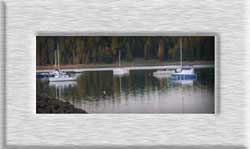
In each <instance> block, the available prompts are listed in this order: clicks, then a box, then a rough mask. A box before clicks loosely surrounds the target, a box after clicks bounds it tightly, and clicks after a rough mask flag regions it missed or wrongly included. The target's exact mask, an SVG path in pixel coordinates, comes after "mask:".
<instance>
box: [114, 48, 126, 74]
mask: <svg viewBox="0 0 250 149" xmlns="http://www.w3.org/2000/svg"><path fill="white" fill-rule="evenodd" d="M128 74H129V69H127V68H122V67H121V52H120V50H119V68H114V69H113V75H118V76H122V75H128Z"/></svg>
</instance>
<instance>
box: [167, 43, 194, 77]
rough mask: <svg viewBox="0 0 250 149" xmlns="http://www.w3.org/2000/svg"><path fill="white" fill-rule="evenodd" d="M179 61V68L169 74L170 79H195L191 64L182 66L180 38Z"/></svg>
mask: <svg viewBox="0 0 250 149" xmlns="http://www.w3.org/2000/svg"><path fill="white" fill-rule="evenodd" d="M180 63H181V64H180V68H177V69H176V70H175V71H174V72H173V73H172V74H171V80H173V81H178V80H180V81H181V80H196V78H197V76H196V74H195V71H194V68H193V66H182V40H180Z"/></svg>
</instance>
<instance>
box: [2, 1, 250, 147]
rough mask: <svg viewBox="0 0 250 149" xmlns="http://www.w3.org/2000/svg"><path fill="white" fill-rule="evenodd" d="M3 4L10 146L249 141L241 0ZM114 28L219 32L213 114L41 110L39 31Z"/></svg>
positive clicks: (78, 31)
mask: <svg viewBox="0 0 250 149" xmlns="http://www.w3.org/2000/svg"><path fill="white" fill-rule="evenodd" d="M4 5H5V8H6V9H5V11H6V16H5V17H6V22H5V23H6V37H5V38H6V81H5V87H6V99H5V102H6V105H5V106H6V123H5V124H6V130H5V133H6V136H5V137H6V138H5V141H6V145H7V146H34V147H43V146H45V147H46V146H47V147H51V146H52V147H56V146H61V147H76V146H77V147H105V146H106V147H107V146H111V147H135V148H136V147H159V148H160V147H164V146H169V147H184V148H185V147H186V148H188V147H192V146H193V147H195V146H198V147H218V148H221V147H239V148H242V147H246V146H247V144H246V139H247V135H246V129H247V128H246V116H247V113H246V106H244V105H245V104H246V103H247V101H246V99H247V98H248V97H249V96H248V95H247V93H246V88H247V86H248V85H247V82H246V81H245V79H244V78H247V75H248V68H249V67H248V57H247V55H248V53H249V51H247V47H246V44H245V43H246V42H247V41H246V40H247V29H246V25H247V24H246V23H245V22H244V19H246V17H247V13H246V12H244V9H241V8H246V2H245V1H244V0H239V1H232V2H231V3H229V2H227V1H225V0H222V1H191V0H182V1H180V2H178V3H177V2H176V1H174V0H168V1H164V0H158V1H156V2H152V1H149V0H146V1H143V2H139V1H133V0H126V1H115V0H108V1H106V2H103V1H101V0H86V1H80V0H73V1H71V2H69V1H67V0H60V1H59V0H53V1H49V0H43V1H42V0H35V1H32V2H31V1H24V0H19V1H18V0H9V1H6V2H5V3H4ZM117 34H123V35H139V34H140V35H190V34H191V35H215V36H216V40H217V41H216V44H217V46H216V58H215V60H216V61H215V64H216V67H215V68H216V70H215V72H216V73H215V74H216V80H215V81H216V84H215V90H216V93H215V96H216V102H215V103H216V104H217V105H216V110H217V111H216V114H214V115H213V114H90V115H81V114H69V115H67V114H59V115H57V114H49V115H48V114H43V115H41V114H36V111H35V101H36V100H35V97H36V91H35V88H36V87H35V70H36V59H35V57H36V43H35V41H36V36H37V35H117ZM239 49H241V50H239ZM239 57H240V58H239ZM239 73H240V76H241V77H239V76H238V74H239ZM235 88H237V90H235Z"/></svg>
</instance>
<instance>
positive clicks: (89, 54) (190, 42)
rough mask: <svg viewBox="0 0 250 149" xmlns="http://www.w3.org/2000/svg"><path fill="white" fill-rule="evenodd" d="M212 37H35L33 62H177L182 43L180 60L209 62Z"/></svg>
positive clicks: (212, 51)
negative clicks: (140, 60) (56, 60)
mask: <svg viewBox="0 0 250 149" xmlns="http://www.w3.org/2000/svg"><path fill="white" fill-rule="evenodd" d="M214 40H215V39H214V36H185V37H180V36H171V37H168V36H37V37H36V63H37V65H38V66H45V65H52V64H55V56H56V52H55V51H56V50H57V48H58V49H59V50H58V51H59V57H60V60H59V61H60V64H62V65H63V64H98V63H116V62H117V61H118V55H119V52H120V53H121V60H122V61H131V62H133V60H135V59H143V60H158V61H169V62H172V61H179V60H180V41H182V49H183V61H213V60H214V52H215V41H214Z"/></svg>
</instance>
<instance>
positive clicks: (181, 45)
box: [180, 39, 182, 67]
mask: <svg viewBox="0 0 250 149" xmlns="http://www.w3.org/2000/svg"><path fill="white" fill-rule="evenodd" d="M180 60H181V67H182V39H180Z"/></svg>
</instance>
